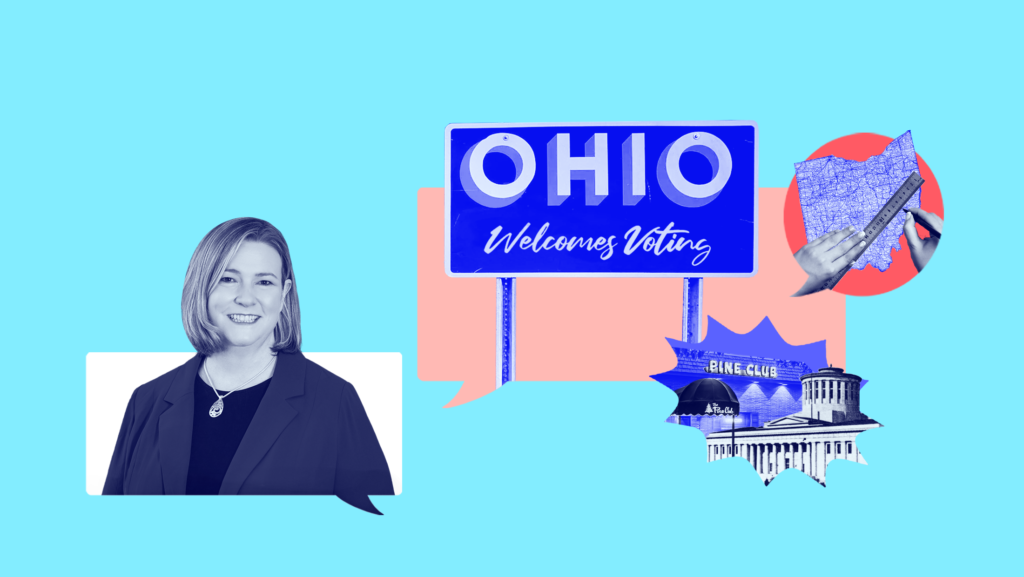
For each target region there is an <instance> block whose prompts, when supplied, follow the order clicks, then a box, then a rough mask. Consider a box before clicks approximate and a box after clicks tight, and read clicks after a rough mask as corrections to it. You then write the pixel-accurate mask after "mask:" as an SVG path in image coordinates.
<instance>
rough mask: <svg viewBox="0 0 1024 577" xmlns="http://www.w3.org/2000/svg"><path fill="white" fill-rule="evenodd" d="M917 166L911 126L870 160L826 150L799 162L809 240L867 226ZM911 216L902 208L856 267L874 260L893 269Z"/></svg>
mask: <svg viewBox="0 0 1024 577" xmlns="http://www.w3.org/2000/svg"><path fill="white" fill-rule="evenodd" d="M915 170H918V168H917V155H916V154H915V153H914V141H913V140H912V139H911V138H910V131H909V130H908V131H907V132H905V133H904V134H903V135H901V136H900V137H898V138H896V139H895V140H893V141H892V142H890V143H889V145H888V146H886V147H885V151H883V152H882V154H879V155H878V156H872V157H871V158H868V159H867V160H865V161H864V162H856V161H853V160H846V159H845V158H838V157H836V156H826V157H824V158H815V159H814V160H808V161H806V162H798V163H796V184H797V187H798V188H799V189H800V207H801V209H802V210H803V213H804V228H805V229H806V231H807V240H808V241H811V240H814V239H816V238H818V237H819V236H821V235H823V234H825V233H827V232H832V231H833V230H838V229H841V228H843V227H846V226H850V225H852V226H854V227H856V229H857V230H864V228H865V227H866V226H867V225H868V223H869V222H871V219H872V218H874V217H875V215H876V214H877V213H878V211H880V210H881V209H882V207H883V206H885V203H886V202H887V201H888V200H889V199H890V198H891V197H892V195H893V194H895V192H896V190H897V189H898V188H899V187H900V185H901V184H903V181H904V180H906V179H907V177H908V176H910V173H912V172H914V171H915ZM919 172H920V171H919ZM905 206H907V207H920V206H921V191H920V190H918V191H917V192H916V193H914V196H912V197H911V198H910V200H909V201H908V202H907V204H906V205H905ZM905 219H906V213H904V212H903V211H900V212H899V213H898V214H897V215H896V217H895V218H893V219H892V222H890V223H889V226H887V227H885V230H883V231H882V234H880V235H879V236H878V238H877V239H876V240H875V242H874V243H872V244H871V246H869V247H868V249H867V251H865V252H864V254H862V255H861V257H860V258H859V259H857V262H855V263H854V264H853V268H855V269H857V270H862V269H863V268H864V267H866V266H867V265H869V264H870V265H871V266H873V267H875V268H877V269H878V270H880V271H883V272H884V271H885V270H887V269H888V268H889V266H890V265H891V264H892V256H891V254H890V251H891V249H893V248H895V249H896V250H899V249H900V236H901V235H902V234H903V221H904V220H905Z"/></svg>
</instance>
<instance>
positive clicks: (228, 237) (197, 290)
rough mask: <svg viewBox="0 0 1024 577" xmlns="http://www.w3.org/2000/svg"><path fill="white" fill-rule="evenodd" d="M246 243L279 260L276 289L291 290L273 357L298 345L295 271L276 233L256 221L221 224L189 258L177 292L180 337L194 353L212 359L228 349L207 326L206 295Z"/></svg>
mask: <svg viewBox="0 0 1024 577" xmlns="http://www.w3.org/2000/svg"><path fill="white" fill-rule="evenodd" d="M245 241H253V242H262V243H263V244H266V245H268V246H271V247H273V248H274V249H275V250H276V251H277V254H279V255H281V263H282V264H281V268H282V270H281V283H282V284H283V283H284V282H285V281H287V280H291V281H292V288H291V290H290V291H288V295H287V296H285V299H284V307H283V308H282V309H281V318H280V320H278V322H277V326H276V327H274V345H273V347H272V349H273V351H274V352H283V353H297V352H299V350H300V346H301V344H302V331H301V330H300V328H299V292H298V290H297V289H296V286H295V271H294V270H292V257H291V254H289V252H288V243H287V242H285V240H284V236H283V235H282V234H281V231H279V230H277V228H275V227H274V225H272V224H270V223H269V222H267V221H265V220H260V219H258V218H236V219H233V220H229V221H227V222H223V223H221V224H219V225H217V226H216V227H214V229H213V230H211V231H210V232H209V233H207V234H206V236H205V237H203V240H202V241H201V242H200V243H199V246H198V247H196V251H195V252H194V253H192V260H191V261H189V263H188V272H186V273H185V288H184V290H182V292H181V321H182V323H183V324H184V325H185V334H187V335H188V340H189V341H191V342H192V346H193V347H195V349H196V351H197V352H199V353H201V354H204V355H207V356H209V355H212V354H214V353H217V352H220V351H222V350H224V348H225V347H226V346H227V343H226V342H225V341H224V337H223V335H221V334H220V331H218V330H217V327H216V326H214V324H213V322H212V321H211V320H210V314H209V311H208V309H207V305H208V303H209V299H210V294H211V293H212V292H213V289H214V288H215V286H216V283H217V281H218V280H219V279H220V277H221V275H223V274H224V269H226V268H227V266H228V262H230V261H231V258H232V257H233V256H234V255H235V253H236V252H237V251H238V247H240V246H242V243H243V242H245Z"/></svg>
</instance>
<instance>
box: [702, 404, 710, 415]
mask: <svg viewBox="0 0 1024 577" xmlns="http://www.w3.org/2000/svg"><path fill="white" fill-rule="evenodd" d="M704 412H705V413H710V412H711V403H708V408H707V409H704Z"/></svg>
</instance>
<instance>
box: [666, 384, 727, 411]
mask: <svg viewBox="0 0 1024 577" xmlns="http://www.w3.org/2000/svg"><path fill="white" fill-rule="evenodd" d="M676 395H678V396H679V404H677V405H676V410H675V411H672V414H673V415H700V416H705V417H715V416H735V415H738V414H739V413H740V402H739V400H738V399H736V393H734V392H733V390H732V388H731V387H730V386H729V385H727V384H725V383H723V382H722V381H720V380H718V379H698V380H696V381H693V382H692V383H690V384H688V385H686V386H685V387H683V388H681V389H677V390H676Z"/></svg>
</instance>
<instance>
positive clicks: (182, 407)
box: [103, 353, 395, 514]
mask: <svg viewBox="0 0 1024 577" xmlns="http://www.w3.org/2000/svg"><path fill="white" fill-rule="evenodd" d="M202 361H203V356H202V355H196V356H195V357H193V358H192V359H191V360H190V361H188V362H187V363H185V364H184V365H182V366H180V367H178V368H176V369H174V370H173V371H170V372H169V373H166V374H164V375H162V376H160V377H158V378H156V379H155V380H153V381H151V382H149V383H146V384H145V385H142V386H141V387H139V388H137V389H135V392H134V393H132V398H131V400H130V401H129V402H128V409H127V410H126V411H125V414H124V421H123V422H122V423H121V432H120V433H118V435H117V446H116V447H115V448H114V456H113V457H112V458H111V460H110V469H109V470H108V471H107V481H106V483H105V484H104V486H103V494H104V495H183V494H185V483H186V480H187V478H188V467H189V456H190V453H191V451H192V415H193V409H194V406H193V405H194V401H195V399H194V396H195V394H194V385H195V379H196V372H197V371H198V370H199V367H200V365H201V364H202ZM394 493H395V491H394V488H393V486H392V484H391V472H390V470H389V469H388V463H387V460H385V458H384V453H383V452H382V451H381V449H380V444H379V443H378V442H377V436H376V434H374V432H373V427H372V426H371V425H370V421H369V419H367V417H366V412H365V411H364V410H363V405H362V403H361V402H360V401H359V396H358V395H357V394H356V391H355V389H354V388H353V387H352V385H350V384H349V383H348V382H346V381H345V380H343V379H341V378H339V377H337V376H335V375H334V374H332V373H330V372H328V371H327V370H326V369H324V368H323V367H321V366H320V365H317V364H316V363H314V362H312V361H309V360H307V359H306V357H304V356H302V354H301V353H295V354H286V353H279V355H278V359H277V367H276V368H275V369H274V377H273V378H272V379H271V381H270V385H269V387H268V388H267V392H266V394H265V395H264V396H263V400H262V402H261V403H260V405H259V408H258V409H256V414H255V415H254V416H253V418H252V422H251V424H250V425H249V428H248V429H247V430H246V432H245V436H244V437H242V442H241V444H240V445H239V446H238V451H237V452H236V453H235V456H234V459H232V461H231V464H230V466H228V470H227V473H226V474H225V475H224V481H223V483H222V484H221V487H220V494H221V495H337V496H338V497H340V498H341V499H343V500H345V501H346V502H348V503H350V504H352V505H354V506H356V507H359V508H360V509H364V510H367V511H370V512H373V513H378V514H379V512H378V511H377V510H376V508H374V507H373V504H372V503H370V500H369V498H367V495H394Z"/></svg>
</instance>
